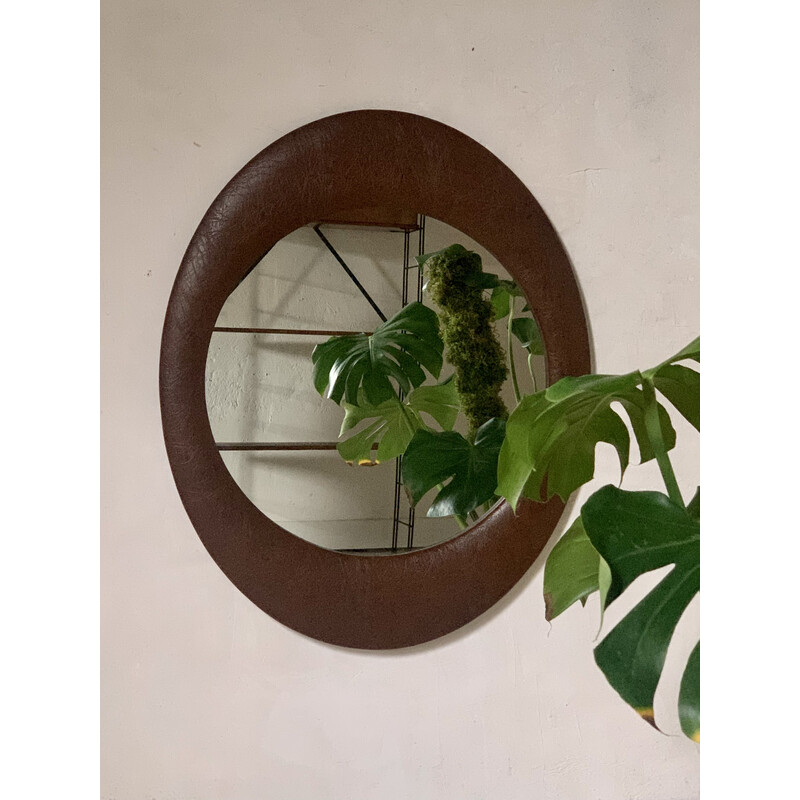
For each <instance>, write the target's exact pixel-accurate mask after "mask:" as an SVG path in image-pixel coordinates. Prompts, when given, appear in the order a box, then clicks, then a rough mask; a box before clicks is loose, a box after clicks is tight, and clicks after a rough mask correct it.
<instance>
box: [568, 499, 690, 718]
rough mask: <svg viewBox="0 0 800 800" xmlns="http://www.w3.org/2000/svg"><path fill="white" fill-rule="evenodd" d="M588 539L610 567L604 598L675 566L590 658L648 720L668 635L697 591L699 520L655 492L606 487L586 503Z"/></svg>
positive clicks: (610, 599) (610, 598)
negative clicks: (642, 576)
mask: <svg viewBox="0 0 800 800" xmlns="http://www.w3.org/2000/svg"><path fill="white" fill-rule="evenodd" d="M581 518H582V519H583V524H584V527H585V529H586V534H587V536H588V537H589V540H590V541H591V543H592V544H593V545H594V547H595V548H596V549H597V551H598V552H599V553H600V555H601V557H602V558H604V559H605V561H606V562H607V564H608V566H609V569H610V570H611V586H610V588H609V590H608V596H607V603H609V604H610V603H613V602H614V600H616V598H618V597H619V596H620V594H621V593H622V592H623V591H624V590H625V589H627V588H628V586H630V585H631V583H633V581H634V580H636V578H638V577H639V576H640V575H643V574H645V573H647V572H651V571H652V570H655V569H659V568H660V567H665V566H668V565H670V564H671V565H673V568H672V570H671V571H670V572H669V573H668V574H667V575H666V577H665V578H663V580H661V582H660V583H659V584H658V585H657V586H655V587H654V588H653V589H652V590H651V591H650V592H649V593H648V594H647V595H646V597H645V598H644V599H643V600H641V601H640V602H639V603H638V604H637V605H636V606H635V607H634V608H633V609H632V610H631V611H630V612H629V613H628V614H627V615H626V616H625V617H623V619H622V620H621V621H620V622H619V623H618V624H617V625H616V626H615V627H614V628H613V629H612V630H611V632H610V633H609V634H608V635H607V636H606V637H605V638H604V639H603V641H602V642H601V643H600V644H599V645H598V646H597V647H596V648H595V651H594V653H595V661H596V663H597V665H598V666H599V667H600V669H601V670H602V671H603V674H604V675H605V676H606V678H607V680H608V682H609V683H610V684H611V685H612V686H613V688H614V689H615V690H616V691H617V692H618V693H619V695H620V696H621V697H622V699H623V700H625V702H626V703H628V704H629V705H631V706H632V707H633V708H634V709H635V710H636V711H637V713H638V714H639V715H640V716H641V717H642V718H643V719H646V720H647V721H648V722H649V723H650V724H652V725H655V721H654V717H653V698H654V696H655V691H656V687H657V685H658V681H659V678H660V677H661V671H662V669H663V667H664V660H665V658H666V654H667V648H668V647H669V643H670V640H671V639H672V635H673V633H674V632H675V627H676V626H677V624H678V621H679V619H680V618H681V616H682V614H683V612H684V611H685V610H686V607H687V606H688V605H689V603H690V602H691V600H692V598H693V597H694V596H695V595H696V594H697V592H698V591H699V590H700V523H699V521H698V520H696V519H694V518H693V517H692V516H691V515H690V514H689V513H688V512H687V510H686V509H684V508H682V507H681V506H679V505H678V504H677V503H674V502H673V501H672V500H670V499H669V497H667V496H666V495H663V494H661V493H660V492H626V491H623V490H622V489H618V488H616V487H615V486H605V487H604V488H602V489H600V490H599V491H598V492H595V494H593V495H592V496H591V497H590V498H589V499H588V500H587V501H586V504H585V505H584V506H583V509H582V510H581Z"/></svg>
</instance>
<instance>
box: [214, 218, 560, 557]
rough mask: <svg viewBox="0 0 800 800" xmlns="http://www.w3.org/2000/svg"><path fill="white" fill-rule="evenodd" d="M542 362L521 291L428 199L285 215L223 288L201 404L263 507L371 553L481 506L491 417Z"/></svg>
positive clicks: (324, 539)
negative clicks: (274, 238) (430, 212)
mask: <svg viewBox="0 0 800 800" xmlns="http://www.w3.org/2000/svg"><path fill="white" fill-rule="evenodd" d="M509 354H510V358H509ZM544 379H545V365H544V355H543V348H542V343H541V339H540V336H539V331H538V326H537V325H536V322H535V320H534V319H533V317H532V315H531V313H530V309H529V308H528V306H527V299H526V298H525V297H524V296H523V295H522V293H521V292H520V291H519V290H518V288H517V287H516V284H514V282H513V281H512V279H511V277H510V276H509V275H508V273H507V272H506V271H505V270H504V269H503V267H502V265H500V264H499V263H497V261H496V260H495V259H494V258H493V257H492V256H491V254H489V253H488V252H487V251H485V250H484V249H483V248H482V247H481V246H480V244H479V243H477V242H475V241H473V240H472V239H470V238H469V237H468V236H465V235H464V234H463V233H461V232H460V231H458V230H456V229H455V228H453V227H451V226H449V225H446V224H445V223H443V222H440V221H438V220H435V219H432V218H430V217H427V218H426V217H424V216H421V215H417V214H409V213H405V212H403V211H399V210H393V209H392V210H380V211H376V210H361V211H357V212H354V213H352V214H348V215H343V216H342V217H340V218H337V219H329V220H326V221H324V222H321V223H318V224H314V225H308V226H305V227H303V228H300V229H298V230H296V231H294V232H293V233H291V234H290V235H289V236H287V237H285V238H284V239H283V240H281V241H280V242H279V243H278V244H277V245H276V246H275V247H273V248H272V250H270V252H269V253H267V255H266V256H265V257H264V258H263V259H262V260H261V261H260V262H259V263H258V264H257V265H256V267H255V268H254V269H253V270H252V271H251V272H250V273H249V275H247V277H246V278H245V279H244V280H243V281H242V282H241V283H240V284H239V286H238V287H237V289H236V290H235V291H234V292H233V293H232V294H231V295H230V297H229V298H228V300H227V302H226V303H225V305H224V307H223V308H222V311H221V312H220V315H219V318H218V320H217V325H216V328H215V331H214V334H213V336H212V339H211V345H210V347H209V352H208V358H207V365H206V404H207V408H208V413H209V419H210V422H211V428H212V431H213V434H214V438H215V441H216V442H217V447H218V449H219V450H220V452H221V455H222V458H223V460H224V462H225V465H226V467H227V468H228V470H229V471H230V473H231V475H232V476H233V478H234V480H236V482H237V484H238V485H239V486H240V488H241V489H242V491H243V492H244V493H245V494H246V495H247V497H248V498H249V499H250V500H251V501H252V502H253V503H254V504H255V505H256V506H257V507H258V508H259V509H260V510H261V511H262V512H263V513H264V514H266V515H267V516H269V517H270V518H271V519H273V520H274V521H276V522H277V523H279V524H280V525H282V526H283V527H284V528H286V529H287V530H289V531H291V532H292V533H295V534H296V535H298V536H301V537H303V538H305V539H307V540H309V541H311V542H313V543H314V544H317V545H319V546H321V547H325V548H329V549H334V550H339V551H343V552H348V553H352V554H356V555H386V554H394V553H404V552H409V551H411V550H416V549H420V548H424V547H430V546H431V545H434V544H438V543H440V542H443V541H446V540H447V539H450V538H452V537H454V536H457V535H458V534H459V533H460V532H461V531H462V530H464V529H465V528H466V527H467V526H469V525H470V524H473V523H474V522H475V521H476V520H477V519H479V518H480V516H481V515H483V514H484V513H486V511H488V509H489V508H490V507H491V506H492V505H493V504H494V502H495V500H496V498H495V497H494V496H493V489H494V484H493V480H494V471H495V469H496V459H497V452H498V451H499V447H500V443H501V442H502V437H503V426H504V418H505V416H506V415H507V412H509V411H511V410H513V408H514V407H515V405H516V403H517V398H518V397H519V396H520V395H521V394H530V393H531V392H533V391H535V390H536V389H537V388H542V387H543V386H544ZM412 503H413V505H412Z"/></svg>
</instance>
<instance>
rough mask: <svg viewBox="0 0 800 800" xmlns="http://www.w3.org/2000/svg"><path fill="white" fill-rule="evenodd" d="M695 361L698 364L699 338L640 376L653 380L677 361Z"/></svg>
mask: <svg viewBox="0 0 800 800" xmlns="http://www.w3.org/2000/svg"><path fill="white" fill-rule="evenodd" d="M687 359H688V360H690V361H696V362H697V363H698V364H699V363H700V337H699V336H698V337H697V338H696V339H695V340H694V341H691V342H689V344H687V345H686V347H683V348H681V349H680V350H678V352H677V353H675V355H674V356H670V357H669V358H668V359H667V360H666V361H662V362H661V363H660V364H659V365H658V366H657V367H653V368H652V369H648V370H646V371H645V372H643V373H642V374H643V375H644V376H645V378H651V379H652V378H653V377H654V376H655V375H656V374H657V373H658V372H659V371H660V370H661V369H663V368H664V367H667V366H669V365H670V364H675V363H677V362H678V361H686V360H687Z"/></svg>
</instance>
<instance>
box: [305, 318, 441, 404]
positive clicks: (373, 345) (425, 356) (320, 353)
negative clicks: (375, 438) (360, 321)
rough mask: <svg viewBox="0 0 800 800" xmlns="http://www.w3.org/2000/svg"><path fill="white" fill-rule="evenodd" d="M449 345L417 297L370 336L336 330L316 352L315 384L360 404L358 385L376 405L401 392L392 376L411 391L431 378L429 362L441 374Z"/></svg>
mask: <svg viewBox="0 0 800 800" xmlns="http://www.w3.org/2000/svg"><path fill="white" fill-rule="evenodd" d="M443 349H444V345H443V344H442V340H441V338H440V337H439V318H438V317H437V316H436V312H434V311H433V310H432V309H430V308H426V307H425V306H423V305H422V303H411V305H408V306H406V307H405V308H403V309H402V310H401V311H399V312H398V313H397V314H395V315H394V316H393V317H392V318H391V319H390V320H387V321H386V322H384V323H383V324H382V325H380V326H379V327H378V328H376V330H375V331H374V333H373V334H372V335H371V336H369V335H367V334H365V333H360V334H353V335H352V336H335V337H333V338H331V339H328V341H327V342H325V343H324V344H320V345H317V347H315V348H314V352H313V354H312V356H311V360H312V362H313V364H314V386H315V388H316V390H317V391H318V392H319V393H320V394H325V392H326V389H327V396H328V397H329V398H330V399H331V400H333V401H334V402H335V403H339V402H341V400H342V398H343V397H344V399H345V400H346V401H347V402H348V403H350V404H351V405H357V404H358V390H359V388H361V389H363V390H364V397H365V398H366V400H367V402H368V403H370V404H371V405H375V406H377V405H380V404H381V403H383V402H386V401H387V400H391V399H392V398H393V397H396V396H397V393H396V391H395V388H394V386H393V385H392V380H394V381H395V383H396V384H397V386H398V388H399V389H401V390H402V391H403V392H405V393H406V394H408V393H409V392H410V391H411V389H412V388H413V387H416V386H419V385H420V384H421V383H423V381H424V380H425V373H424V371H423V369H422V367H424V368H425V369H426V370H427V371H428V372H430V374H431V375H433V376H434V377H435V378H438V377H439V372H440V371H441V369H442V350H443Z"/></svg>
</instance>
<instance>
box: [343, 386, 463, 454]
mask: <svg viewBox="0 0 800 800" xmlns="http://www.w3.org/2000/svg"><path fill="white" fill-rule="evenodd" d="M358 400H359V403H358V405H351V404H350V403H345V404H344V409H345V417H344V421H343V422H342V428H341V430H340V431H339V436H342V435H343V434H344V433H346V432H347V431H349V430H351V429H352V428H354V427H355V426H356V425H358V423H359V422H362V421H363V420H367V419H375V420H376V421H375V422H373V423H372V424H370V425H368V426H367V427H366V428H364V430H362V431H359V432H358V433H356V434H354V435H353V436H351V437H349V438H348V439H345V440H344V441H343V442H340V443H339V444H338V445H337V446H336V449H337V450H338V451H339V455H341V456H342V458H343V459H344V460H345V461H347V462H348V463H350V464H359V465H371V464H376V463H380V462H381V461H388V460H389V459H392V458H397V456H399V455H402V454H403V453H404V452H405V450H406V448H407V447H408V443H409V442H410V441H411V437H412V436H413V435H414V433H415V432H416V431H418V430H419V429H420V428H424V427H425V423H424V421H423V418H422V416H421V415H422V414H423V413H425V414H429V415H430V416H431V417H433V419H435V420H436V422H438V423H439V425H440V426H441V427H442V428H443V429H444V430H450V429H451V428H452V427H453V424H454V423H455V421H456V417H457V416H458V412H459V403H458V393H457V392H456V388H455V384H454V382H453V380H452V378H448V380H446V381H444V382H443V383H440V384H437V385H435V386H420V387H419V388H418V389H414V391H412V392H411V394H410V395H409V396H408V397H407V398H405V400H404V401H403V402H402V403H401V402H400V400H398V399H397V397H395V398H393V399H391V400H386V401H385V402H383V403H380V404H379V405H377V406H373V405H370V404H369V403H368V402H367V400H366V397H365V396H364V392H363V390H361V391H360V392H359V397H358ZM375 447H377V453H376V454H375V460H374V461H373V459H372V451H373V450H374V449H375Z"/></svg>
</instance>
